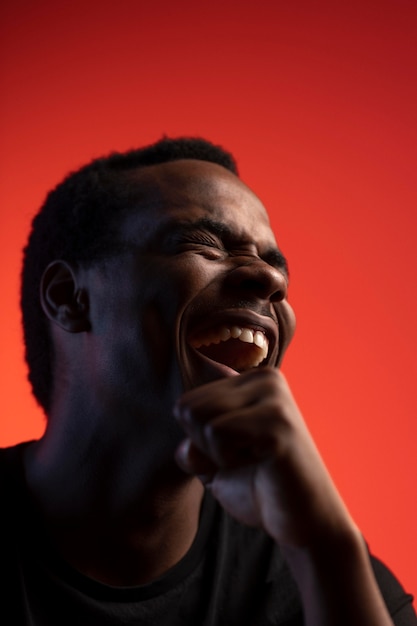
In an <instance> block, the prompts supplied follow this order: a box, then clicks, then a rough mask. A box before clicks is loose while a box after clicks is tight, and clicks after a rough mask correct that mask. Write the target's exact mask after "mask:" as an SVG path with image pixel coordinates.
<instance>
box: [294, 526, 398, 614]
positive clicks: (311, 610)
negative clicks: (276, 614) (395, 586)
mask: <svg viewBox="0 0 417 626" xmlns="http://www.w3.org/2000/svg"><path fill="white" fill-rule="evenodd" d="M282 550H283V553H284V555H285V557H286V559H287V562H288V564H289V566H290V568H291V570H292V573H293V575H294V577H295V579H296V581H297V584H298V587H299V589H300V593H301V597H302V602H303V607H304V614H305V624H306V626H335V625H337V626H393V622H392V620H391V618H390V616H389V613H388V611H387V609H386V607H385V603H384V601H383V599H382V596H381V593H380V591H379V588H378V585H377V582H376V580H375V577H374V574H373V570H372V567H371V563H370V559H369V555H368V551H367V548H366V545H365V542H364V541H363V538H362V536H361V534H360V533H359V531H358V530H357V529H355V528H352V529H350V530H349V531H348V532H346V531H345V532H344V533H343V535H342V534H341V535H340V536H338V537H337V538H333V539H331V540H328V538H327V540H325V541H321V542H319V543H318V544H317V545H316V546H315V547H314V548H309V549H307V548H303V549H301V548H286V547H284V548H282Z"/></svg>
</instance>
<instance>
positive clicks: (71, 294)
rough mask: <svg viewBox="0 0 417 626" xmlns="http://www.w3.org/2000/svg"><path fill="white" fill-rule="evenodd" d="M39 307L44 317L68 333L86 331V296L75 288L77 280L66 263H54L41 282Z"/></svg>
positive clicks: (82, 290)
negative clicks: (40, 306)
mask: <svg viewBox="0 0 417 626" xmlns="http://www.w3.org/2000/svg"><path fill="white" fill-rule="evenodd" d="M40 298H41V305H42V308H43V311H44V313H45V315H46V316H47V317H48V318H49V319H50V320H51V322H54V323H55V324H57V325H58V326H60V327H61V328H62V329H63V330H66V331H67V332H69V333H81V332H84V331H87V330H90V328H91V326H90V320H89V317H88V296H87V292H86V291H85V290H84V289H79V288H78V287H77V277H76V273H75V271H74V270H73V268H72V267H71V266H70V265H69V264H68V263H67V262H66V261H54V262H53V263H51V264H50V265H48V267H47V268H46V270H45V272H44V273H43V276H42V281H41V293H40Z"/></svg>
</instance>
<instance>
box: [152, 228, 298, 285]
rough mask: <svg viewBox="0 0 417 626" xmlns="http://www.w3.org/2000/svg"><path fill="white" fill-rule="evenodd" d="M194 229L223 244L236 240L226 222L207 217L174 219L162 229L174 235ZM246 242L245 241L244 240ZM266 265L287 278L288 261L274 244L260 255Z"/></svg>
mask: <svg viewBox="0 0 417 626" xmlns="http://www.w3.org/2000/svg"><path fill="white" fill-rule="evenodd" d="M196 230H206V231H208V232H210V233H211V234H213V235H215V236H216V237H218V238H219V239H221V240H222V241H223V242H224V243H225V244H229V245H230V244H233V243H235V242H237V240H238V235H237V234H236V232H235V231H234V230H232V229H231V228H230V227H229V226H227V224H224V223H223V222H218V221H216V220H213V219H210V218H209V217H203V218H201V219H199V220H197V221H190V222H188V221H186V220H184V221H176V220H173V221H172V222H170V223H169V224H167V225H166V226H165V228H164V229H163V231H164V233H163V234H164V235H165V236H168V237H169V235H175V234H176V233H178V232H182V233H184V232H193V231H196ZM245 243H246V242H245ZM260 258H262V259H263V260H264V261H265V262H266V263H268V265H272V266H273V267H275V268H277V269H278V270H280V271H281V272H283V273H284V274H285V276H286V278H287V279H288V278H289V269H288V262H287V259H286V258H285V256H284V255H283V254H282V252H281V251H280V250H279V249H278V248H277V247H275V246H273V247H270V248H268V249H267V250H265V252H263V253H262V255H260Z"/></svg>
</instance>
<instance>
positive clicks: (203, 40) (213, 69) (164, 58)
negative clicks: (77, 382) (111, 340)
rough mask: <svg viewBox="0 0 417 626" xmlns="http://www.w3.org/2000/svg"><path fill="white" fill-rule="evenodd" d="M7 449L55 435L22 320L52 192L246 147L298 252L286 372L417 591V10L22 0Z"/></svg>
mask: <svg viewBox="0 0 417 626" xmlns="http://www.w3.org/2000/svg"><path fill="white" fill-rule="evenodd" d="M0 11H1V14H0V18H1V19H0V23H1V31H2V32H1V33H0V35H1V38H0V40H1V83H2V93H3V95H2V97H1V104H0V107H1V115H0V124H1V138H2V149H1V167H0V174H1V205H0V206H1V228H0V238H1V239H0V254H1V263H0V271H1V290H2V291H1V296H2V303H1V328H0V332H1V337H0V345H1V365H0V367H1V370H0V385H1V396H0V397H1V425H0V445H9V444H13V443H15V442H18V441H21V440H24V439H27V438H30V437H37V436H39V435H40V434H41V433H42V429H43V427H44V420H43V417H42V415H41V413H40V411H39V409H38V408H37V407H36V406H35V403H34V401H33V400H32V398H31V395H30V391H29V387H28V384H27V383H26V379H25V376H26V373H25V367H24V364H23V357H22V354H23V350H22V341H21V331H20V315H19V312H18V290H19V268H20V261H21V248H22V246H23V244H24V242H25V239H26V236H27V233H28V228H29V223H30V219H31V217H32V215H33V214H34V212H35V211H36V210H37V208H38V206H39V205H40V203H41V202H42V200H43V198H44V195H45V193H46V191H47V190H48V189H49V188H50V187H51V186H52V185H55V184H56V182H58V181H59V180H60V179H61V178H62V176H63V175H64V174H66V173H67V171H69V170H70V169H73V168H76V167H78V166H79V165H81V164H83V163H84V162H86V161H87V160H89V159H90V158H92V157H94V156H100V155H102V154H103V153H108V152H109V151H111V150H115V149H121V150H123V149H127V148H130V147H134V146H138V145H143V144H145V143H148V142H151V141H154V140H156V139H158V138H160V137H161V135H162V134H164V133H165V134H169V135H180V134H187V135H194V134H195V135H201V136H205V137H207V138H209V139H211V140H213V141H215V142H219V143H221V144H223V145H224V146H225V147H227V148H228V149H230V150H231V151H232V152H234V153H235V154H236V155H237V157H238V161H239V165H240V170H241V174H242V177H243V178H244V180H246V182H247V183H248V184H249V185H250V186H252V187H253V188H254V189H255V191H256V192H257V193H258V194H259V195H260V196H261V198H262V199H263V200H264V202H265V204H266V206H267V207H268V209H269V211H270V214H271V216H272V221H273V226H274V229H275V231H276V234H277V237H278V240H279V242H280V244H281V247H282V248H283V250H284V252H285V253H286V254H287V256H288V257H289V260H290V268H291V273H292V286H291V300H292V303H293V305H294V308H295V309H296V312H297V314H298V331H297V335H296V338H295V340H294V344H293V346H292V348H290V351H289V353H288V356H287V359H286V362H285V364H284V371H285V373H286V374H287V377H288V378H289V380H290V383H291V384H292V387H293V390H294V392H295V394H296V396H297V398H298V400H299V404H300V406H301V408H302V410H303V412H304V414H305V416H306V418H307V421H308V423H309V425H310V427H311V430H312V432H313V434H314V436H315V438H316V440H317V442H318V444H319V447H320V449H321V451H322V454H323V456H324V458H325V460H326V462H327V464H328V466H329V468H330V470H331V472H332V474H333V476H334V478H335V480H336V483H337V484H338V486H339V488H340V491H341V492H342V494H343V496H344V498H345V500H346V502H347V504H348V506H349V507H350V509H351V511H352V513H353V515H354V517H355V519H356V520H357V522H358V524H359V525H360V527H361V528H362V530H363V532H364V533H365V535H366V537H367V539H368V541H369V544H370V547H371V549H372V550H373V551H374V552H375V553H377V554H378V555H380V557H381V558H382V559H383V560H385V561H386V562H388V563H389V565H390V566H391V567H392V568H393V569H394V570H395V572H396V573H397V575H398V576H399V578H400V579H401V580H402V582H403V584H404V585H405V586H406V588H407V589H408V590H410V591H412V592H414V593H417V565H416V556H417V549H416V548H417V540H416V528H417V506H416V485H415V473H416V456H415V450H416V438H417V420H416V397H415V389H416V374H417V366H416V365H417V364H416V352H417V341H416V339H417V330H416V327H417V324H416V311H417V299H416V295H415V285H416V265H417V263H416V259H417V254H416V249H415V240H416V234H417V217H416V208H417V188H416V165H417V158H416V157H417V149H416V146H417V141H416V140H417V123H416V112H417V87H416V85H417V82H416V78H417V76H416V60H417V50H416V45H417V44H416V40H417V4H416V2H415V0H408V1H407V0H395V1H394V0H393V1H392V2H391V1H387V0H375V1H372V0H364V1H362V2H359V1H355V0H354V1H350V2H348V3H342V2H332V1H330V0H329V1H328V2H315V1H313V0H305V1H297V0H295V1H294V2H288V1H287V2H285V3H284V2H279V1H278V2H275V3H273V2H272V1H271V2H265V1H264V2H262V1H260V2H253V1H251V2H242V1H241V2H232V1H227V0H223V1H220V0H213V1H212V2H211V3H210V4H206V3H201V5H200V6H198V7H197V5H196V3H195V2H194V1H188V0H177V1H176V2H175V3H174V2H158V1H155V2H153V4H152V5H151V6H149V3H146V4H145V3H144V2H133V1H124V0H119V2H111V3H110V2H103V1H100V2H99V1H98V0H93V1H91V2H86V1H85V0H83V1H81V0H72V2H53V1H52V0H43V1H42V0H39V1H38V2H29V1H25V0H3V2H2V8H1V9H0Z"/></svg>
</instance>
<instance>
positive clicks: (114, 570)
mask: <svg viewBox="0 0 417 626" xmlns="http://www.w3.org/2000/svg"><path fill="white" fill-rule="evenodd" d="M154 430H155V429H154ZM72 433H73V435H72V439H71V437H70V436H69V435H68V432H66V433H65V436H63V433H62V432H56V431H55V430H54V429H53V428H51V427H48V429H47V432H46V434H45V436H44V437H43V438H42V439H41V440H40V441H39V442H36V443H34V444H32V445H31V446H29V448H28V450H27V454H26V458H25V471H26V477H27V483H28V488H29V491H30V493H31V496H32V498H33V501H34V502H35V505H36V506H37V508H38V510H39V513H40V516H41V519H42V522H43V524H44V526H45V528H46V531H47V533H48V534H49V536H50V538H51V539H52V542H53V544H54V545H55V547H56V549H57V551H58V552H59V553H60V554H61V555H62V556H63V558H64V559H66V560H67V561H68V562H69V563H70V564H71V565H72V566H73V567H75V568H76V569H78V570H79V571H81V572H82V573H84V574H86V575H87V576H90V577H92V578H94V579H96V580H99V581H101V582H104V583H107V584H111V585H116V586H117V585H121V586H133V585H137V584H144V583H146V582H150V581H152V580H153V579H155V578H157V577H159V576H161V575H162V574H163V573H164V572H166V571H167V570H168V569H170V568H171V567H173V566H174V565H175V564H176V563H177V562H178V561H179V560H180V559H181V558H182V557H183V556H184V555H185V554H186V552H187V551H188V549H189V548H190V546H191V544H192V542H193V540H194V537H195V535H196V533H197V529H198V522H199V514H200V506H201V501H202V497H203V487H202V485H201V483H200V482H199V481H198V480H197V479H196V478H191V477H188V476H186V475H185V474H184V473H183V472H182V471H181V470H180V469H179V468H178V467H177V465H176V463H175V461H174V458H173V454H174V450H175V446H176V443H177V441H172V442H171V443H169V438H168V442H167V443H166V444H165V451H164V446H163V442H162V445H161V441H160V440H161V437H160V436H159V442H158V441H157V439H158V438H157V437H156V436H155V438H154V439H152V440H149V438H148V439H146V438H145V439H146V441H145V442H144V441H134V440H132V438H129V440H128V441H129V443H128V445H127V444H126V442H125V441H124V442H122V441H118V440H117V438H114V437H113V439H112V440H111V445H110V443H109V442H108V445H105V444H103V440H102V439H101V440H97V442H95V441H94V438H92V439H91V438H89V437H85V433H84V436H81V435H78V430H77V428H76V427H74V428H73V429H72ZM114 439H116V440H114ZM174 439H175V438H174ZM109 441H110V440H109ZM64 444H65V445H64ZM93 444H94V445H93ZM72 451H74V452H73V453H72Z"/></svg>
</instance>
